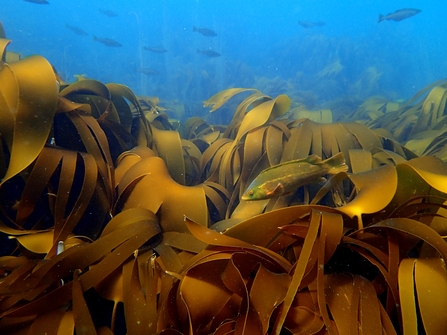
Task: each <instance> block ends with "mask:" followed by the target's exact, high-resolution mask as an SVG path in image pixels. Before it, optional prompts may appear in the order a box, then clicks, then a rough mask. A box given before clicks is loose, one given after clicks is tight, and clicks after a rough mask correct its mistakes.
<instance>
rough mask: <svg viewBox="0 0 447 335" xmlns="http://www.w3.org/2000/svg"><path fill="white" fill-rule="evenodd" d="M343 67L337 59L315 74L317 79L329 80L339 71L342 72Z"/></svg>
mask: <svg viewBox="0 0 447 335" xmlns="http://www.w3.org/2000/svg"><path fill="white" fill-rule="evenodd" d="M343 68H344V66H343V65H341V63H340V60H339V59H337V60H336V61H334V62H332V63H330V64H328V65H326V67H325V68H324V69H323V70H321V71H320V72H318V73H317V77H318V78H319V79H322V78H331V77H335V76H336V75H337V74H338V73H339V72H340V71H341V70H343Z"/></svg>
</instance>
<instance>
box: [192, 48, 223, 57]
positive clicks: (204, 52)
mask: <svg viewBox="0 0 447 335" xmlns="http://www.w3.org/2000/svg"><path fill="white" fill-rule="evenodd" d="M197 53H198V54H202V55H205V56H207V57H220V56H221V54H220V53H218V52H216V51H213V50H199V49H197Z"/></svg>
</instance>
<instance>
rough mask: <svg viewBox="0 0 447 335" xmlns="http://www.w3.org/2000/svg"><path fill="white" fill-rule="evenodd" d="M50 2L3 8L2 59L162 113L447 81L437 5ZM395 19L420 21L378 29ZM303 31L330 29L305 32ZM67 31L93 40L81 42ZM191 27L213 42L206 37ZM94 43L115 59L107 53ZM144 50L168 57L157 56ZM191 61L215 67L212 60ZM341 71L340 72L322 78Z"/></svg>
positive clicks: (398, 92) (435, 1)
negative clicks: (249, 95)
mask: <svg viewBox="0 0 447 335" xmlns="http://www.w3.org/2000/svg"><path fill="white" fill-rule="evenodd" d="M48 1H49V2H50V4H48V5H38V4H34V3H29V2H26V1H23V0H4V1H3V2H4V3H3V4H2V5H1V6H0V20H1V21H2V22H3V25H4V28H5V30H6V34H7V37H8V38H9V39H11V40H12V43H11V44H10V46H9V47H8V50H11V51H16V52H19V53H21V54H22V55H23V56H24V57H25V56H28V55H31V54H40V55H42V56H44V57H46V58H47V59H48V60H49V61H50V62H51V63H52V64H53V65H54V67H55V68H56V69H57V71H58V72H59V73H60V74H61V76H62V78H63V79H64V80H66V81H67V82H71V81H74V80H75V75H79V74H82V75H85V76H87V77H89V78H92V79H97V80H99V81H101V82H104V83H107V82H117V83H122V84H125V85H128V86H129V87H130V88H131V89H132V90H133V91H134V92H135V93H136V94H138V95H148V96H159V97H160V99H161V101H162V102H163V101H172V100H175V101H178V102H180V103H194V102H198V101H202V100H206V99H207V98H209V97H210V96H211V95H213V94H214V93H216V92H218V91H220V90H223V89H225V88H228V87H255V88H258V89H261V90H262V91H263V92H264V93H266V94H270V95H277V94H280V93H286V94H289V95H290V96H291V98H292V100H295V101H302V102H303V103H305V104H307V105H311V106H309V107H315V106H318V105H320V104H323V103H325V102H328V101H331V100H332V99H337V98H340V97H353V98H358V99H363V100H364V99H366V98H367V97H369V96H372V95H376V94H380V95H383V96H385V97H387V98H389V99H406V98H409V97H411V95H412V94H414V93H415V92H416V91H417V90H419V89H421V88H422V87H424V86H425V85H427V84H429V83H431V82H433V81H435V80H438V79H441V78H444V77H446V76H447V57H446V56H445V55H447V41H446V36H447V24H446V22H445V18H444V17H445V16H444V15H443V12H444V10H445V9H446V8H447V5H446V4H445V2H444V1H440V0H431V1H416V0H413V1H411V0H408V1H385V0H379V1H372V0H364V1H353V0H344V1H336V2H335V1H329V0H326V1H323V0H306V1H297V0H294V1H292V0H282V1H262V2H260V1H254V0H251V1H230V0H229V1H222V0H196V1H193V0H175V1H174V0H171V1H168V0H158V1H154V0H137V1H125V0H123V1H105V0H100V1H91V0H77V1H69V0H65V1H62V0H48ZM401 8H418V9H421V10H422V12H421V13H420V14H418V15H416V16H413V17H411V18H408V19H406V20H403V21H400V22H394V21H384V22H381V23H380V24H379V23H378V22H377V20H378V16H379V14H380V13H381V14H388V13H391V12H394V11H395V10H397V9H401ZM100 9H103V10H112V11H114V12H116V13H117V14H118V16H117V17H108V16H106V15H104V14H102V13H101V12H100ZM298 21H311V22H318V21H323V22H325V23H326V25H324V26H322V27H314V28H307V29H306V28H303V27H301V26H300V25H298ZM66 24H69V25H72V26H76V27H79V28H81V29H82V30H84V31H86V32H87V33H88V34H89V35H88V36H79V35H76V34H74V33H73V32H72V31H71V30H69V29H67V28H66V27H65V25H66ZM193 26H196V27H206V28H209V29H212V30H213V31H215V32H216V33H217V34H218V36H216V37H206V36H202V35H201V34H199V33H197V32H193ZM93 35H95V36H97V37H107V38H112V39H114V40H116V41H118V42H119V43H121V44H122V47H119V48H112V47H107V46H105V45H103V44H101V43H99V42H97V41H94V40H93ZM145 46H158V47H163V48H165V49H166V50H168V51H167V52H166V53H163V54H155V53H151V52H149V51H147V50H144V47H145ZM197 49H200V50H210V49H211V50H214V51H216V52H218V53H220V54H221V55H222V56H221V57H217V58H209V57H207V56H205V55H202V54H198V53H197ZM337 61H338V62H339V64H340V65H341V66H342V68H341V70H340V71H339V72H336V73H332V74H327V75H322V74H321V73H322V72H321V71H323V70H324V69H325V68H326V67H327V66H328V65H330V64H333V63H335V62H337ZM141 69H154V70H156V71H158V72H159V74H157V75H151V76H148V75H146V74H143V73H141V72H139V70H141Z"/></svg>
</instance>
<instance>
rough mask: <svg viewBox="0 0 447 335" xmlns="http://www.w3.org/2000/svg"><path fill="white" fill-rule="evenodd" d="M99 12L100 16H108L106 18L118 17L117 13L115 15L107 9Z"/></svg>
mask: <svg viewBox="0 0 447 335" xmlns="http://www.w3.org/2000/svg"><path fill="white" fill-rule="evenodd" d="M99 12H100V13H101V14H104V15H105V16H108V17H117V16H118V14H117V13H115V12H114V11H113V10H109V9H100V10H99Z"/></svg>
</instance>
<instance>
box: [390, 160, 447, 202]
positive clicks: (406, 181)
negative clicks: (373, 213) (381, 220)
mask: <svg viewBox="0 0 447 335" xmlns="http://www.w3.org/2000/svg"><path fill="white" fill-rule="evenodd" d="M396 168H397V173H398V176H399V181H402V182H399V185H398V188H397V190H396V196H395V199H394V200H393V202H394V203H395V204H399V203H403V202H405V201H406V200H407V199H408V198H409V197H410V196H414V195H430V194H434V195H437V194H439V192H442V193H444V194H446V193H447V187H446V182H447V166H446V164H445V163H444V162H443V161H441V160H440V159H439V158H436V157H433V156H425V157H419V158H415V159H412V160H410V161H408V162H405V163H401V164H398V165H397V167H396Z"/></svg>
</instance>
